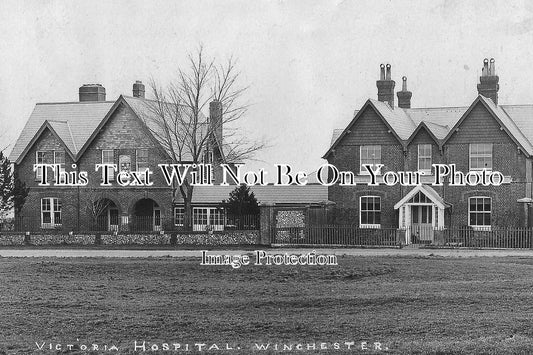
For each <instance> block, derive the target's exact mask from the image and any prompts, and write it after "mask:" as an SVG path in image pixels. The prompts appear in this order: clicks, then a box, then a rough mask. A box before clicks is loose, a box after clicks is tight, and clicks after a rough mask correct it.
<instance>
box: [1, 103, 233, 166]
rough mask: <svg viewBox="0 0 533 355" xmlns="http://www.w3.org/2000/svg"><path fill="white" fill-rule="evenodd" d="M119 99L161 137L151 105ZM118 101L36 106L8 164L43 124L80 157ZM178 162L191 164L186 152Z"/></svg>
mask: <svg viewBox="0 0 533 355" xmlns="http://www.w3.org/2000/svg"><path fill="white" fill-rule="evenodd" d="M121 98H123V99H124V100H125V101H126V103H127V104H128V105H129V106H130V107H131V108H132V110H133V111H134V112H135V114H136V115H137V116H138V117H139V118H140V119H141V120H143V121H144V122H145V124H146V125H147V126H148V128H149V129H150V131H152V132H161V134H163V129H162V128H161V127H162V126H161V119H158V117H157V115H156V114H154V110H153V109H152V107H153V106H152V105H153V103H154V101H151V100H147V99H140V98H135V97H129V96H122V97H121ZM121 98H119V99H118V100H117V101H90V102H65V103H39V104H37V105H35V108H34V110H33V112H32V114H31V115H30V118H29V119H28V121H27V122H26V125H25V127H24V129H23V130H22V132H21V134H20V136H19V138H18V140H17V142H16V143H15V146H14V147H13V149H12V151H11V154H10V156H9V160H11V161H13V162H19V160H20V159H21V158H22V155H23V153H24V152H25V150H27V149H28V148H29V144H30V143H31V141H32V139H35V138H37V137H36V136H35V135H36V134H37V133H38V132H39V129H40V128H41V127H42V126H43V124H44V123H45V122H47V123H48V124H49V125H50V127H51V128H52V129H53V130H54V131H55V133H56V134H57V136H58V137H59V138H60V139H61V140H62V141H63V143H64V144H65V146H66V147H67V149H68V150H69V153H70V155H71V156H73V157H77V155H78V153H80V154H83V152H80V150H81V149H82V148H83V147H84V146H85V145H86V144H87V142H88V140H89V139H90V138H91V136H92V135H93V133H94V132H95V130H96V129H97V127H98V126H99V125H100V124H102V121H103V120H104V118H105V117H106V116H107V115H108V114H109V113H110V110H111V109H112V107H113V105H114V104H115V103H117V102H119V100H121ZM200 115H201V119H202V120H204V121H205V124H206V125H207V119H205V117H204V116H203V115H202V114H200ZM202 127H203V130H202ZM206 129H207V128H206V126H202V125H200V130H199V132H198V135H199V136H201V135H205V133H206ZM156 139H157V137H156ZM222 145H223V150H224V151H226V152H231V149H230V146H229V145H228V144H227V143H226V142H222ZM163 148H164V147H163ZM181 159H182V161H190V160H191V153H190V151H189V150H188V149H183V154H182V157H181Z"/></svg>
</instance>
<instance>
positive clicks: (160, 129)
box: [123, 96, 233, 161]
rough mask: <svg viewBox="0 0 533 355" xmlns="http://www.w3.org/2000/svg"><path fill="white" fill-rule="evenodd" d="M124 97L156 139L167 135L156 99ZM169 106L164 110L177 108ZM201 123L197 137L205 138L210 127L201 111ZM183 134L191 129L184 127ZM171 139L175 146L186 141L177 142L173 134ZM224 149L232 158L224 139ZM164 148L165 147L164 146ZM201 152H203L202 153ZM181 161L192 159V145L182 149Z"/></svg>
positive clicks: (222, 152) (228, 157) (183, 107)
mask: <svg viewBox="0 0 533 355" xmlns="http://www.w3.org/2000/svg"><path fill="white" fill-rule="evenodd" d="M123 98H124V99H125V100H126V102H127V103H128V105H130V107H131V108H132V109H133V111H135V114H136V115H137V116H138V117H139V118H140V119H141V120H143V122H144V123H145V124H146V126H147V127H148V129H149V130H150V131H151V132H152V134H153V135H154V136H155V138H156V139H158V137H165V136H166V133H167V131H168V130H167V129H165V128H164V126H165V122H164V121H163V119H162V118H161V116H160V115H158V114H157V112H158V111H157V110H158V107H157V105H158V104H159V103H158V102H156V101H153V100H147V99H140V98H136V97H130V96H123ZM166 105H167V106H166V107H165V108H163V110H175V109H176V108H175V107H174V106H173V105H172V104H166ZM179 109H180V110H186V109H187V108H186V107H185V106H180V107H179ZM199 119H200V123H199V124H198V131H197V132H196V135H197V139H198V140H200V139H203V138H204V137H205V135H206V134H207V133H208V132H207V130H208V127H207V125H208V124H209V123H208V120H207V118H206V117H205V116H204V115H203V114H202V113H201V112H200V114H199ZM182 131H183V134H184V135H186V134H190V129H187V128H185V127H184V128H183V130H182ZM171 140H172V141H173V144H174V146H175V147H176V146H178V145H179V144H182V145H183V143H184V141H181V142H176V141H175V137H173V136H172V135H171ZM222 140H223V142H222V151H221V154H224V153H226V157H227V159H229V160H233V159H231V158H232V157H231V151H232V149H231V147H230V146H229V145H228V144H227V143H226V142H225V141H224V139H222ZM186 142H188V140H186V141H185V143H186ZM163 148H165V147H164V146H163ZM167 153H168V154H169V155H170V156H172V153H171V152H170V151H167ZM200 154H201V153H200ZM181 161H192V153H191V149H190V147H184V148H183V149H181Z"/></svg>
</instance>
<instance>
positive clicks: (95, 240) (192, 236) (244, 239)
mask: <svg viewBox="0 0 533 355" xmlns="http://www.w3.org/2000/svg"><path fill="white" fill-rule="evenodd" d="M253 244H259V231H258V230H249V231H248V230H247V231H226V232H222V233H213V234H209V233H186V234H185V233H183V234H182V233H180V234H176V233H164V234H138V233H135V234H134V233H131V234H129V233H128V234H125V233H118V234H40V233H31V234H29V235H25V234H21V233H0V246H22V245H35V246H39V245H72V246H75V245H78V246H84V245H213V246H216V245H253Z"/></svg>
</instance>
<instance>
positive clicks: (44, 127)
mask: <svg viewBox="0 0 533 355" xmlns="http://www.w3.org/2000/svg"><path fill="white" fill-rule="evenodd" d="M46 130H49V131H50V132H51V133H52V135H53V136H54V137H55V138H56V139H57V140H58V141H59V142H60V143H61V145H62V146H63V148H65V151H66V152H67V154H68V155H69V156H70V157H71V158H72V159H74V154H73V153H72V151H71V150H70V149H69V147H68V146H67V145H66V144H65V142H64V141H63V140H62V139H61V137H60V136H59V135H58V133H57V131H56V130H55V129H54V127H52V125H51V124H50V123H49V122H48V121H44V122H43V124H42V125H41V127H40V128H39V130H38V131H37V132H36V133H35V135H34V136H33V137H32V138H31V140H30V142H29V143H28V144H27V145H26V148H25V149H24V150H23V151H22V153H20V155H19V156H18V158H17V160H15V163H16V164H20V162H22V160H24V157H25V156H26V155H27V154H28V152H29V151H30V149H31V147H33V145H34V144H35V142H37V141H38V140H39V138H40V137H41V136H42V135H43V134H44V132H45V131H46Z"/></svg>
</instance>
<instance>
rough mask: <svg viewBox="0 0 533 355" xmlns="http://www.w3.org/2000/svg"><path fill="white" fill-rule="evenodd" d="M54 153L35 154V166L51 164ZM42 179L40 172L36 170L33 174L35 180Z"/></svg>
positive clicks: (43, 151)
mask: <svg viewBox="0 0 533 355" xmlns="http://www.w3.org/2000/svg"><path fill="white" fill-rule="evenodd" d="M53 163H54V151H53V150H39V151H37V152H36V153H35V164H53ZM41 177H42V170H41V169H37V171H36V172H35V179H36V180H40V179H41Z"/></svg>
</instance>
